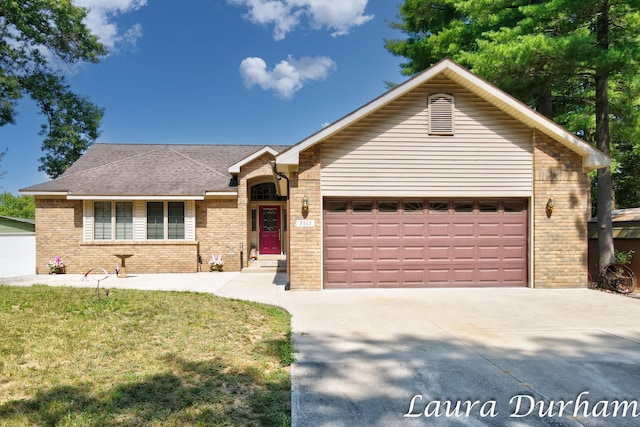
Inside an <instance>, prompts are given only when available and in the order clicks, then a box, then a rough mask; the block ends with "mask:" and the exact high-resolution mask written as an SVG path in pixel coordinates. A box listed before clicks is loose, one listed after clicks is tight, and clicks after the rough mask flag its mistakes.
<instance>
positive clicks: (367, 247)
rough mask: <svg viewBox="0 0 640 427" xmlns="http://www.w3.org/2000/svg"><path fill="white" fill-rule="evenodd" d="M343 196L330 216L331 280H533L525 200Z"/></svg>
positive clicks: (342, 283)
mask: <svg viewBox="0 0 640 427" xmlns="http://www.w3.org/2000/svg"><path fill="white" fill-rule="evenodd" d="M329 202H333V200H332V199H329ZM341 203H342V204H344V205H346V206H347V209H346V211H344V212H335V211H334V212H331V213H330V214H325V216H324V224H323V225H324V230H325V233H324V242H323V246H324V270H325V276H324V280H325V287H425V286H427V287H434V286H438V287H450V286H525V285H526V284H527V262H528V261H527V252H528V243H527V239H528V236H527V232H528V231H527V230H528V227H527V211H526V206H527V202H526V201H524V200H505V201H496V200H490V201H482V200H480V201H462V202H459V201H446V200H436V201H428V200H422V199H420V200H404V201H403V200H395V201H394V200H391V201H389V200H383V201H378V200H373V201H370V200H368V201H358V202H356V201H353V202H351V201H343V202H341ZM365 204H366V210H363V206H365ZM328 205H329V206H330V204H329V203H328ZM417 207H420V209H417ZM403 208H406V209H407V211H406V212H405V211H404V210H403ZM516 208H517V209H516Z"/></svg>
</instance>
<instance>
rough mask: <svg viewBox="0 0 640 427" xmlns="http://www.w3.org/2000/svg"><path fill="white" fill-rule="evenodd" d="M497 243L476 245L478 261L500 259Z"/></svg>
mask: <svg viewBox="0 0 640 427" xmlns="http://www.w3.org/2000/svg"><path fill="white" fill-rule="evenodd" d="M500 249H501V248H500V246H498V245H491V246H484V245H481V246H478V260H480V261H498V260H499V259H500V255H501V253H502V252H501V250H500Z"/></svg>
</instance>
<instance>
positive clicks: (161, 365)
mask: <svg viewBox="0 0 640 427" xmlns="http://www.w3.org/2000/svg"><path fill="white" fill-rule="evenodd" d="M292 361H293V353H292V347H291V329H290V316H289V314H287V313H286V312H284V311H283V310H280V309H278V308H275V307H267V306H262V305H259V304H254V303H248V302H242V301H232V300H225V299H221V298H218V297H215V296H213V295H207V294H196V293H186V292H148V291H146V292H143V291H129V290H113V289H112V290H111V292H110V294H109V296H108V297H104V296H103V297H102V298H100V299H98V298H97V296H96V293H95V289H74V288H53V287H46V286H34V287H28V288H23V287H7V286H0V425H2V426H33V425H38V426H109V425H119V426H134V425H135V426H140V425H146V426H183V425H202V426H211V425H215V426H251V425H255V426H287V425H290V416H289V414H290V405H291V402H290V395H291V393H290V390H291V380H290V371H289V364H290V363H291V362H292Z"/></svg>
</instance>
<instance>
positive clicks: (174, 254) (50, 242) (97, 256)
mask: <svg viewBox="0 0 640 427" xmlns="http://www.w3.org/2000/svg"><path fill="white" fill-rule="evenodd" d="M82 205H83V203H82V201H81V200H64V199H41V198H36V273H38V274H46V273H48V272H49V270H48V269H47V267H46V264H47V262H48V261H49V260H51V259H53V257H54V256H56V255H59V256H60V257H61V258H62V261H63V262H64V263H65V265H66V266H67V273H72V274H84V273H85V272H87V271H88V270H89V269H91V268H94V267H101V268H104V269H106V270H107V271H114V270H115V266H116V265H119V263H120V260H119V259H118V258H116V257H115V255H114V254H133V257H131V258H129V259H127V261H126V265H127V274H135V273H179V272H195V271H197V270H196V268H197V250H198V245H197V243H196V242H169V241H166V242H158V243H147V242H136V243H133V244H126V245H123V244H121V243H116V242H113V243H112V242H83V241H82Z"/></svg>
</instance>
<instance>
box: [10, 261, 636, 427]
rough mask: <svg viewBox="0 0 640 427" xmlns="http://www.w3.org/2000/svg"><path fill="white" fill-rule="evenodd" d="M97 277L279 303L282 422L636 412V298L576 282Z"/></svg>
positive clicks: (434, 421) (630, 422)
mask: <svg viewBox="0 0 640 427" xmlns="http://www.w3.org/2000/svg"><path fill="white" fill-rule="evenodd" d="M81 278H82V276H74V275H66V277H65V276H37V277H36V279H38V280H36V281H35V282H36V283H47V284H51V285H56V284H58V285H59V284H67V285H73V286H78V285H79V284H82V282H81ZM41 279H42V280H41ZM0 283H9V284H14V285H20V284H22V285H27V284H31V283H34V277H30V278H20V279H0ZM85 286H86V282H85ZM91 286H95V284H92V285H91ZM102 286H106V287H108V288H111V287H112V288H119V287H123V288H125V287H126V288H136V289H162V290H190V291H198V292H211V293H214V294H216V295H220V296H223V297H229V298H236V299H246V300H252V301H257V302H262V303H267V304H274V305H278V306H281V307H283V308H285V309H287V310H288V311H289V312H290V313H291V314H292V328H293V340H294V345H295V349H296V352H297V353H296V362H295V363H294V364H293V365H292V369H291V372H292V423H293V425H294V426H299V427H303V426H305V427H306V426H405V425H407V426H413V425H436V426H440V425H442V426H451V425H460V426H462V425H465V426H466V425H474V426H483V425H486V426H531V425H557V426H564V425H567V426H573V425H577V426H580V425H587V426H636V425H639V424H640V328H639V327H638V323H639V322H640V300H638V299H633V298H628V297H624V296H620V295H615V294H608V293H604V292H599V291H593V290H587V289H577V290H568V289H567V290H536V289H524V288H523V289H515V288H509V289H419V290H410V289H407V290H335V291H323V292H288V291H285V290H284V277H283V276H280V275H274V274H266V273H260V274H239V273H197V274H191V275H140V276H133V277H130V278H128V279H116V278H113V277H111V278H109V279H106V280H105V281H104V282H103V283H102Z"/></svg>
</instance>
